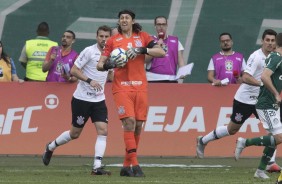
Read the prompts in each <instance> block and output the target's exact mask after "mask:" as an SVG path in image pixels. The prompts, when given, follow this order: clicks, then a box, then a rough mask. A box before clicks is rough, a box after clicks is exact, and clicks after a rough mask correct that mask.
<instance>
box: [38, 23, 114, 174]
mask: <svg viewBox="0 0 282 184" xmlns="http://www.w3.org/2000/svg"><path fill="white" fill-rule="evenodd" d="M110 35H111V28H110V27H107V26H102V27H99V28H98V30H97V36H96V39H97V44H94V45H92V46H89V47H87V48H85V49H84V50H83V51H82V52H81V54H80V55H79V56H78V58H77V59H76V61H75V63H74V65H73V67H72V69H71V73H72V75H73V76H75V77H77V78H78V79H79V82H78V85H77V88H76V90H75V92H74V94H73V98H72V102H71V107H72V127H71V129H70V130H68V131H65V132H63V133H62V134H61V135H60V136H58V137H57V138H56V139H55V140H54V141H52V142H51V143H49V144H47V146H46V150H45V153H44V154H43V157H42V160H43V163H44V165H46V166H47V165H49V162H50V160H51V157H52V155H53V152H54V151H55V149H56V148H57V147H59V146H62V145H64V144H66V143H68V142H69V141H71V140H73V139H77V138H78V137H79V136H80V134H81V132H82V130H83V128H84V126H85V124H86V122H87V120H88V119H89V117H90V118H91V120H92V122H93V124H94V125H95V128H96V131H97V139H96V144H95V156H94V163H93V168H92V172H91V175H111V172H109V171H106V170H104V168H103V166H102V165H101V162H102V159H103V156H104V153H105V150H106V143H107V134H108V114H107V107H106V103H105V94H104V87H105V83H106V80H107V77H108V78H112V77H109V76H111V75H113V72H99V71H97V69H96V65H97V63H98V60H99V58H100V55H101V53H102V50H103V47H104V45H105V43H106V40H107V39H108V38H109V37H110Z"/></svg>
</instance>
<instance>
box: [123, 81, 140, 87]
mask: <svg viewBox="0 0 282 184" xmlns="http://www.w3.org/2000/svg"><path fill="white" fill-rule="evenodd" d="M120 84H121V85H122V86H141V85H142V81H121V83H120Z"/></svg>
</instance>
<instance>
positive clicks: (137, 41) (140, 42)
mask: <svg viewBox="0 0 282 184" xmlns="http://www.w3.org/2000/svg"><path fill="white" fill-rule="evenodd" d="M134 42H135V46H136V47H142V41H141V40H139V39H137V40H134Z"/></svg>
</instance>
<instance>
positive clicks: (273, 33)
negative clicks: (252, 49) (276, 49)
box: [261, 29, 277, 39]
mask: <svg viewBox="0 0 282 184" xmlns="http://www.w3.org/2000/svg"><path fill="white" fill-rule="evenodd" d="M266 35H273V36H275V37H276V35H277V33H276V31H274V30H272V29H266V30H265V31H264V32H263V34H262V37H261V38H262V39H264V38H265V36H266Z"/></svg>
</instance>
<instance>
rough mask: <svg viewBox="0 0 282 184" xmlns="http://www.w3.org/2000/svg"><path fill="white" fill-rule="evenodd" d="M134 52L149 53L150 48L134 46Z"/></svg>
mask: <svg viewBox="0 0 282 184" xmlns="http://www.w3.org/2000/svg"><path fill="white" fill-rule="evenodd" d="M134 52H135V53H137V54H148V48H146V47H136V48H134Z"/></svg>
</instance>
